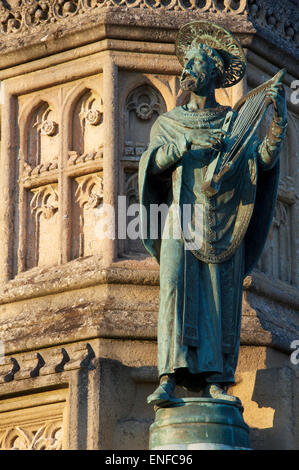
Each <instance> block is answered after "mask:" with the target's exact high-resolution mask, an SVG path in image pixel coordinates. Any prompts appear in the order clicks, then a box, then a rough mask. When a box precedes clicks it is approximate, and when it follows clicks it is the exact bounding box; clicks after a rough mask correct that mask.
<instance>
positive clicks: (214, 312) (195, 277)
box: [139, 21, 287, 405]
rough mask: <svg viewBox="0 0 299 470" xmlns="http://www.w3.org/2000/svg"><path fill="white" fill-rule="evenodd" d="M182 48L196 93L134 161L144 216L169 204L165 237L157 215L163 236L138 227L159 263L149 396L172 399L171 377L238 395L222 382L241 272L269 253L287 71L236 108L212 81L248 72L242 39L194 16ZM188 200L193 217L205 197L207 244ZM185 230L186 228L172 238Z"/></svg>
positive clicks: (237, 315) (237, 316) (227, 82)
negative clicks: (192, 233) (153, 380)
mask: <svg viewBox="0 0 299 470" xmlns="http://www.w3.org/2000/svg"><path fill="white" fill-rule="evenodd" d="M176 53H177V56H178V59H179V60H180V62H181V64H182V65H183V71H182V75H181V79H180V83H181V87H182V88H183V89H184V90H188V91H190V95H191V97H190V101H189V102H188V104H185V105H183V106H179V107H176V108H175V109H173V110H172V111H170V112H167V113H165V114H163V115H161V116H159V118H158V119H157V120H156V122H155V124H154V125H153V127H152V131H151V137H150V145H149V148H148V149H147V151H146V152H145V153H144V154H143V156H142V158H141V162H140V169H139V188H140V201H141V203H142V204H143V205H144V206H145V208H146V214H147V217H149V213H150V210H149V208H150V204H161V203H166V204H167V205H168V206H169V209H170V210H169V212H168V215H167V224H165V226H166V225H167V227H168V230H169V227H170V236H167V237H164V236H163V230H164V228H163V226H162V225H161V226H160V234H159V237H158V239H150V238H148V237H147V234H144V235H143V238H144V244H145V246H146V248H147V250H148V251H149V252H150V253H151V254H152V255H153V256H154V257H155V258H156V259H157V260H158V262H159V263H160V310H159V318H158V370H159V376H160V385H159V387H158V388H157V389H156V390H155V391H154V393H152V394H151V395H150V396H149V397H148V403H152V404H156V405H159V404H162V403H166V402H167V401H171V399H173V398H174V389H175V386H176V384H178V385H183V386H185V387H186V388H187V389H189V390H195V391H202V393H203V396H205V397H210V398H219V399H224V400H230V401H236V400H238V398H237V397H233V396H231V395H229V394H228V393H227V388H228V386H229V385H230V384H232V383H233V382H234V373H235V369H236V365H237V359H238V351H239V342H240V324H241V310H242V291H243V280H244V277H245V276H246V275H247V274H248V272H249V271H250V270H251V269H252V268H253V266H254V265H255V263H256V262H257V260H258V258H259V256H260V254H261V252H262V249H263V246H264V243H265V240H266V238H267V234H268V231H269V228H270V225H271V220H272V217H273V211H274V207H275V202H276V195H277V186H278V179H279V158H278V157H279V153H280V150H281V147H282V142H283V139H284V136H285V132H286V127H287V120H286V100H285V95H284V89H283V86H282V84H281V79H282V76H283V74H284V73H283V72H281V73H279V74H278V75H277V76H275V77H274V78H273V79H272V80H271V81H269V82H267V83H265V84H264V85H263V86H261V87H258V88H257V89H255V90H253V91H252V92H251V93H249V94H248V95H246V96H245V97H244V99H242V100H241V101H240V102H239V103H237V105H236V106H235V107H234V108H233V109H231V108H230V107H225V106H220V105H219V104H218V103H217V102H216V99H215V89H216V88H221V87H229V86H233V85H234V84H236V83H237V82H238V81H239V80H241V79H242V78H243V76H244V73H245V68H246V62H245V56H244V52H243V49H242V46H241V45H240V43H239V42H238V40H237V39H236V38H235V37H234V36H233V35H232V34H231V33H230V32H229V31H228V30H226V29H225V28H223V27H220V26H218V25H216V24H214V23H211V22H208V21H196V22H193V23H189V24H187V25H185V26H183V27H182V28H181V30H180V31H179V34H178V38H177V42H176ZM269 103H272V104H273V105H274V107H273V108H274V114H273V119H272V124H271V126H270V129H269V131H268V133H267V135H266V136H265V137H264V139H263V140H262V141H260V140H259V138H258V136H257V128H258V126H259V124H260V122H261V121H262V119H263V116H264V114H265V112H266V110H267V108H268V105H269ZM184 204H187V205H190V206H191V208H192V210H193V213H192V214H193V215H192V217H193V218H191V226H192V227H193V226H194V225H195V224H194V217H195V212H194V208H195V206H196V205H197V206H200V207H202V243H197V242H195V245H194V244H193V245H192V248H191V249H189V248H188V247H187V241H186V234H185V233H184V232H183V229H182V224H183V221H182V216H181V214H182V211H178V210H177V208H182V207H183V205H184ZM148 222H149V223H148V226H149V224H150V223H151V222H150V220H149V221H148ZM192 227H191V228H192ZM193 228H194V227H193ZM178 230H179V232H180V233H181V237H180V238H178V237H175V236H173V234H174V233H177V231H178Z"/></svg>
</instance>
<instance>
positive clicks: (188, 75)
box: [180, 70, 206, 83]
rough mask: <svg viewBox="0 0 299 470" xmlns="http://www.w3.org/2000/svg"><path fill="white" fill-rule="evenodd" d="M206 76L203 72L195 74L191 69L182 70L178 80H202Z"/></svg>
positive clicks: (184, 81)
mask: <svg viewBox="0 0 299 470" xmlns="http://www.w3.org/2000/svg"><path fill="white" fill-rule="evenodd" d="M205 78H206V74H205V73H199V74H198V75H196V74H195V73H194V72H192V71H191V70H190V71H189V70H184V71H183V73H182V75H181V78H180V82H181V83H186V82H187V81H189V82H196V83H197V82H203V81H204V80H205Z"/></svg>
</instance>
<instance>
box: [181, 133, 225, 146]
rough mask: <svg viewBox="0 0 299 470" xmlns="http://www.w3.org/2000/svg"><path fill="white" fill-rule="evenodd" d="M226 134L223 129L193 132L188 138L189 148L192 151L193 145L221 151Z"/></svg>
mask: <svg viewBox="0 0 299 470" xmlns="http://www.w3.org/2000/svg"><path fill="white" fill-rule="evenodd" d="M225 136H226V132H225V131H223V130H222V129H197V130H193V131H192V132H191V133H190V134H189V135H187V136H186V139H187V141H188V146H187V148H188V149H190V148H191V146H192V145H194V146H196V147H199V148H202V149H210V148H213V149H215V150H221V149H222V148H223V145H224V137H225Z"/></svg>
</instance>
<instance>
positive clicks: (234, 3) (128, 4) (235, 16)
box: [0, 0, 299, 55]
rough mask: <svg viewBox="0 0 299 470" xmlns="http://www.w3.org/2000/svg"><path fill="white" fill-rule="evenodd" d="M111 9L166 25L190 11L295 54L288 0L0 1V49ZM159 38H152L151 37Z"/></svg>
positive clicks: (75, 26)
mask: <svg viewBox="0 0 299 470" xmlns="http://www.w3.org/2000/svg"><path fill="white" fill-rule="evenodd" d="M162 10H163V15H161V13H162ZM109 11H110V12H113V15H114V16H115V15H116V16H118V15H123V14H124V13H125V14H126V15H128V24H130V25H133V23H134V16H136V15H137V13H142V22H141V23H139V25H141V26H144V27H145V28H148V27H151V26H152V27H157V26H158V25H159V27H160V28H164V29H165V28H166V29H168V30H169V29H171V28H172V29H174V30H176V29H177V28H178V27H179V26H180V24H181V23H184V22H186V20H187V21H188V18H187V17H188V16H189V15H188V14H190V19H189V21H190V20H192V19H196V18H198V17H205V18H207V19H211V20H213V21H216V22H219V23H220V24H225V25H227V26H228V27H229V28H230V29H231V30H233V31H235V30H238V29H239V32H242V30H243V31H244V32H245V33H246V32H248V31H247V30H252V31H256V32H257V33H258V35H260V36H262V37H264V38H265V39H266V40H267V41H268V42H270V43H273V44H276V45H277V46H278V47H280V48H281V49H284V50H285V51H286V52H287V53H288V54H290V55H297V54H298V32H296V28H297V26H296V24H298V16H299V10H298V7H296V6H295V4H294V3H293V2H292V1H291V0H280V1H276V2H272V1H271V0H223V1H218V0H204V1H202V2H197V1H196V0H135V1H133V0H0V54H5V53H6V52H7V50H12V49H13V48H15V49H20V48H22V47H26V46H27V45H29V44H30V43H33V42H34V41H36V39H37V38H38V40H39V41H41V42H44V43H47V41H48V40H51V39H55V40H56V42H57V40H59V38H60V37H63V36H64V35H65V34H66V33H67V32H68V30H70V29H72V30H73V32H75V31H80V30H81V29H84V28H85V27H86V26H87V25H94V26H97V25H99V24H101V23H102V22H103V15H104V16H105V13H107V12H109ZM186 15H187V16H186ZM137 16H138V15H137ZM137 16H136V18H137ZM146 18H148V21H147V19H146ZM169 18H172V20H171V21H169ZM106 19H107V18H106ZM110 19H111V18H110ZM132 19H133V23H132ZM129 20H130V21H129ZM108 22H109V21H108ZM121 23H123V21H121ZM245 25H247V27H245ZM238 26H239V27H238ZM52 36H53V37H52ZM158 39H159V38H155V37H153V41H155V40H158ZM165 39H166V38H164V39H162V41H163V42H164V41H165ZM90 40H92V37H91V38H90ZM1 43H2V44H1Z"/></svg>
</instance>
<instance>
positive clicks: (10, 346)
mask: <svg viewBox="0 0 299 470" xmlns="http://www.w3.org/2000/svg"><path fill="white" fill-rule="evenodd" d="M5 5H10V7H11V9H8V8H7V6H5ZM30 5H31V10H29V3H27V2H25V1H24V2H21V3H20V4H19V5H18V6H17V5H15V4H14V3H13V2H8V3H7V4H6V3H5V4H4V3H3V4H1V6H0V18H1V20H0V39H1V41H0V42H1V46H0V58H1V60H0V80H1V162H0V220H1V223H0V237H1V244H0V275H1V285H0V340H1V341H2V342H3V343H4V349H5V356H4V359H3V358H0V359H1V362H3V364H2V363H1V364H0V448H12V447H16V448H26V449H37V448H52V449H55V448H63V449H68V448H70V449H85V448H88V449H145V448H148V429H149V426H150V424H151V422H152V420H153V418H154V416H153V410H152V409H151V407H147V405H146V404H145V398H146V396H147V395H148V394H149V393H150V392H151V391H152V390H153V388H154V386H155V383H156V381H157V376H156V367H155V364H156V326H157V310H158V304H159V267H158V265H157V263H156V262H155V261H154V260H152V259H150V258H149V257H148V256H147V255H146V254H145V251H144V249H143V248H142V246H141V243H140V241H139V240H128V239H120V240H117V237H116V239H114V240H102V239H101V238H100V237H99V231H100V230H101V227H102V226H101V222H100V218H99V208H100V206H101V204H102V203H103V202H105V203H109V204H112V205H113V206H114V207H116V205H117V202H118V200H117V196H118V195H122V196H126V197H127V200H126V202H125V206H124V208H122V210H123V211H125V210H126V207H127V206H126V204H129V203H130V204H131V203H138V191H137V170H138V161H139V158H140V155H141V154H142V152H143V151H144V149H145V148H146V146H147V144H148V138H149V131H150V128H151V126H152V124H153V122H154V120H155V119H156V117H157V116H158V115H159V114H160V113H163V112H165V111H167V110H170V109H172V108H173V107H174V106H176V105H178V104H181V103H182V102H184V100H185V99H186V98H187V97H186V96H185V95H184V94H183V93H181V91H180V89H179V84H178V77H179V74H180V65H179V62H178V61H177V59H176V57H175V55H174V40H175V36H176V33H177V30H178V28H179V27H180V26H181V25H182V24H184V23H185V22H187V21H190V20H193V19H196V18H204V19H211V20H212V21H215V22H218V23H220V24H222V25H224V26H226V27H228V28H229V29H230V30H231V31H232V32H234V33H235V34H236V35H237V36H238V37H239V39H240V40H241V42H242V44H243V46H244V47H245V48H246V53H247V61H248V72H247V76H246V79H244V80H243V81H242V83H241V84H240V85H237V86H235V87H234V88H232V89H229V90H228V91H226V92H224V91H220V92H219V93H218V99H219V100H220V101H221V103H223V104H232V103H235V102H236V100H237V99H238V98H240V96H242V95H243V94H244V92H246V90H248V89H249V88H253V87H255V86H257V85H259V84H260V83H262V82H263V81H265V80H267V79H268V78H270V77H271V76H273V75H274V74H275V73H276V71H277V70H278V68H282V67H283V66H285V67H286V68H287V72H288V73H287V74H286V76H285V78H284V83H285V88H286V92H287V97H288V111H289V128H288V134H287V139H286V143H285V146H284V150H283V155H282V157H281V161H282V170H281V183H280V188H279V196H278V203H277V209H276V213H275V218H274V223H273V227H272V229H271V232H270V235H269V239H268V241H267V245H266V247H265V250H264V253H263V255H262V257H261V260H260V262H259V264H258V266H257V267H256V269H255V271H254V272H253V273H252V274H251V275H250V276H249V277H248V278H247V279H246V280H245V284H244V301H243V320H242V331H241V351H240V360H239V365H238V370H237V381H236V385H235V386H234V387H232V390H231V391H232V393H234V394H236V395H238V396H239V397H240V398H241V400H242V402H243V404H244V407H245V415H244V418H245V421H246V422H247V423H248V425H249V426H250V428H251V440H252V447H253V448H258V449H277V448H279V449H296V448H297V449H298V442H299V409H298V393H299V387H298V384H299V381H298V365H297V366H296V365H294V364H292V363H291V361H290V355H291V353H292V351H293V349H292V346H291V343H292V341H294V340H299V316H298V310H299V293H298V286H299V278H298V272H299V270H298V262H299V259H298V254H299V241H298V236H297V233H298V232H297V230H298V217H299V211H298V204H299V203H298V194H299V192H298V184H299V181H298V171H297V169H298V163H299V162H298V150H297V149H296V143H297V135H298V104H296V102H295V101H294V100H293V99H292V97H291V94H292V93H293V92H294V89H292V88H291V85H292V83H293V81H294V80H296V79H298V78H299V77H298V71H297V67H296V64H297V62H296V60H298V49H297V48H298V33H297V32H296V22H297V24H298V21H297V20H296V18H298V7H297V6H296V2H293V1H291V0H288V1H284V2H282V1H279V2H275V5H273V2H270V1H268V0H267V1H266V2H261V0H253V1H248V2H247V1H245V0H240V1H236V2H232V1H226V2H215V1H214V0H206V1H205V2H201V6H200V7H199V6H198V7H196V6H195V5H194V4H193V3H192V4H191V3H190V4H187V3H185V2H178V1H176V0H174V1H172V2H168V3H167V2H164V3H163V4H162V3H160V2H159V1H158V0H157V1H156V2H152V3H149V2H145V0H138V1H136V2H135V3H134V4H132V3H130V4H129V3H126V2H123V3H122V4H121V5H118V6H117V5H115V4H114V2H113V0H109V1H108V0H107V1H104V2H102V3H101V4H98V3H94V4H91V3H88V4H87V2H84V1H80V2H79V1H78V2H77V1H71V2H60V3H59V5H60V7H59V8H58V6H57V5H58V3H57V2H54V1H52V0H47V1H44V2H43V6H42V4H41V2H35V3H34V5H33V6H32V4H30ZM271 9H272V10H271ZM130 217H131V219H132V216H129V217H128V222H129V221H130V220H131V219H130ZM119 226H120V224H119V223H117V226H116V229H119ZM2 359H3V360H2ZM181 394H182V395H184V394H185V392H184V391H183V390H182V391H181Z"/></svg>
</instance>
